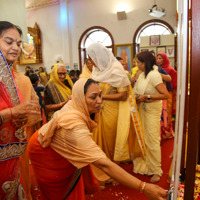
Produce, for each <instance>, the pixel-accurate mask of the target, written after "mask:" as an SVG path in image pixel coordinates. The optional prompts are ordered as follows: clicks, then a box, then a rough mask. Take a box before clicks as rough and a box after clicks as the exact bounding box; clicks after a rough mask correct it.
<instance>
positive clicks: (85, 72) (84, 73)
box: [79, 64, 92, 78]
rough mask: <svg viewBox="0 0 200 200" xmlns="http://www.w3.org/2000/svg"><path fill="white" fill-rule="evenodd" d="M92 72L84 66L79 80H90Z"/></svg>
mask: <svg viewBox="0 0 200 200" xmlns="http://www.w3.org/2000/svg"><path fill="white" fill-rule="evenodd" d="M91 77H92V72H91V71H90V70H89V69H88V67H87V65H86V64H85V65H84V68H83V71H82V73H81V75H80V77H79V78H91Z"/></svg>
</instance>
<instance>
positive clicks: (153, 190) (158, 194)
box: [143, 183, 168, 200]
mask: <svg viewBox="0 0 200 200" xmlns="http://www.w3.org/2000/svg"><path fill="white" fill-rule="evenodd" d="M143 192H144V194H145V195H146V196H147V197H149V199H152V200H164V199H167V194H168V190H164V189H163V188H161V187H159V186H157V185H155V184H151V183H146V185H145V188H144V191H143Z"/></svg>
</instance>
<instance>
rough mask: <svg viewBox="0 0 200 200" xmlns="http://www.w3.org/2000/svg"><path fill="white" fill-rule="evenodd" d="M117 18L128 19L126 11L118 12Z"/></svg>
mask: <svg viewBox="0 0 200 200" xmlns="http://www.w3.org/2000/svg"><path fill="white" fill-rule="evenodd" d="M117 19H118V20H126V19H127V16H126V12H125V11H121V12H117Z"/></svg>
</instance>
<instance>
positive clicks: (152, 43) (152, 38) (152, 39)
mask: <svg viewBox="0 0 200 200" xmlns="http://www.w3.org/2000/svg"><path fill="white" fill-rule="evenodd" d="M155 45H156V46H157V45H160V36H159V35H151V36H150V46H155Z"/></svg>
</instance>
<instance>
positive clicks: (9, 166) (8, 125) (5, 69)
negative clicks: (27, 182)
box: [0, 21, 40, 200]
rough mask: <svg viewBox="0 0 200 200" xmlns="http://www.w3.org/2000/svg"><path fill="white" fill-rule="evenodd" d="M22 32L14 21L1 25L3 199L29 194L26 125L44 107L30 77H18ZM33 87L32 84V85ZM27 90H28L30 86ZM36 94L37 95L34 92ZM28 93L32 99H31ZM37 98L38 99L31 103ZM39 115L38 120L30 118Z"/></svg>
mask: <svg viewBox="0 0 200 200" xmlns="http://www.w3.org/2000/svg"><path fill="white" fill-rule="evenodd" d="M21 35H22V31H21V29H20V28H19V27H17V26H15V25H13V24H11V23H10V22H6V21H1V22H0V152H1V153H0V171H1V178H0V199H1V200H3V199H20V198H21V199H22V197H24V198H25V196H26V194H25V191H24V187H23V186H24V185H23V181H22V173H21V171H22V170H21V169H20V156H21V155H23V154H24V151H25V149H26V145H27V135H26V132H25V127H24V126H26V125H28V124H29V125H30V123H36V122H37V120H40V106H39V102H38V98H37V95H36V94H35V93H34V89H33V88H32V90H31V89H30V88H29V89H30V91H28V92H27V91H26V92H27V95H26V96H24V94H25V93H24V89H25V87H23V86H24V85H27V83H30V80H29V78H27V77H25V76H24V75H22V74H18V73H17V71H16V69H15V68H14V67H13V63H14V62H15V61H16V60H17V58H18V56H19V55H20V44H21ZM30 85H31V83H30ZM26 90H27V87H26ZM32 92H33V93H32ZM28 94H32V95H30V96H31V97H32V98H31V97H30V98H29V99H28ZM31 99H34V100H31ZM32 115H36V116H37V118H32V120H31V119H30V116H32Z"/></svg>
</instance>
